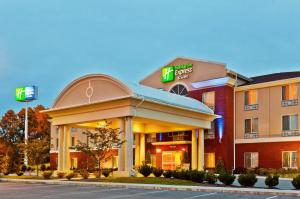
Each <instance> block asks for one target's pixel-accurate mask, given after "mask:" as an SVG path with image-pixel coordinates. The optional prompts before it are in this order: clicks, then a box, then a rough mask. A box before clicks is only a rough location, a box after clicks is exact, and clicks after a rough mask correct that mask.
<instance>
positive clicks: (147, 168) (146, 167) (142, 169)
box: [138, 163, 152, 177]
mask: <svg viewBox="0 0 300 199" xmlns="http://www.w3.org/2000/svg"><path fill="white" fill-rule="evenodd" d="M138 171H139V173H140V174H142V175H143V176H144V177H148V176H149V175H150V174H151V173H152V168H151V166H149V165H147V164H145V163H143V165H142V166H140V167H139V168H138Z"/></svg>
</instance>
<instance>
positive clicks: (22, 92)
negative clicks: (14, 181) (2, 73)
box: [15, 86, 37, 165]
mask: <svg viewBox="0 0 300 199" xmlns="http://www.w3.org/2000/svg"><path fill="white" fill-rule="evenodd" d="M15 98H16V101H18V102H26V107H25V129H24V134H25V144H27V140H28V102H31V101H33V100H36V99H37V87H36V86H24V87H20V88H16V96H15ZM24 164H25V165H28V158H27V154H26V152H25V154H24Z"/></svg>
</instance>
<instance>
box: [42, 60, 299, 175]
mask: <svg viewBox="0 0 300 199" xmlns="http://www.w3.org/2000/svg"><path fill="white" fill-rule="evenodd" d="M299 84H300V72H288V73H277V74H269V75H264V76H258V77H251V78H250V77H245V76H243V75H241V74H238V73H236V72H234V71H231V70H229V69H228V68H227V67H226V65H225V64H223V63H216V62H211V61H204V60H196V59H190V58H183V57H178V58H176V59H174V60H172V61H171V62H169V63H167V64H165V65H164V66H163V67H160V68H158V70H157V71H154V72H153V73H152V74H150V75H148V76H147V77H145V78H144V79H142V80H141V81H140V82H139V84H132V83H128V82H125V81H120V80H117V79H115V78H113V77H110V76H106V75H101V74H98V75H97V74H96V75H88V76H84V77H81V78H79V79H77V80H75V81H73V82H71V83H70V84H69V85H68V86H67V87H66V88H65V89H64V90H63V91H62V92H61V93H60V95H59V96H58V97H57V99H56V101H55V102H54V104H53V106H52V107H51V108H50V109H49V110H47V111H45V112H46V113H48V114H49V115H50V117H51V118H52V128H51V137H52V140H51V142H52V146H53V147H52V149H51V167H52V168H57V169H58V170H61V171H63V170H69V169H70V168H87V167H88V163H87V162H88V161H87V160H88V159H87V157H86V156H85V155H84V154H82V153H80V152H76V151H74V150H72V149H70V147H71V146H74V145H76V143H77V142H78V140H80V141H82V142H83V141H86V137H85V135H83V134H82V132H83V131H85V130H87V129H89V130H90V131H93V130H94V128H96V127H99V126H101V123H102V122H103V121H104V120H108V121H110V122H111V123H112V125H113V126H114V127H118V128H120V129H121V130H122V131H124V133H123V134H122V135H120V136H121V138H122V139H124V140H126V142H125V144H123V145H122V147H121V148H120V149H112V150H111V153H110V154H108V156H107V159H106V160H105V163H104V167H109V168H112V167H116V168H118V173H119V174H120V175H128V173H129V172H130V170H131V169H132V168H134V166H139V165H140V164H141V163H142V162H144V161H145V162H147V163H149V164H151V165H153V166H155V167H161V168H163V169H188V168H191V169H199V170H202V169H214V168H215V166H216V163H217V162H218V161H219V160H222V161H223V162H224V164H225V167H226V168H227V169H233V168H237V167H245V168H256V167H260V168H299V166H300V162H299V158H298V153H299V152H300V136H299V130H298V124H299V117H298V115H299V113H300V106H299V104H298V101H299V91H298V90H299Z"/></svg>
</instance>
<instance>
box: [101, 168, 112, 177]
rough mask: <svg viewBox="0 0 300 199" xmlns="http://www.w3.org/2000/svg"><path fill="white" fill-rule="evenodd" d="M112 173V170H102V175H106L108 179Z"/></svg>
mask: <svg viewBox="0 0 300 199" xmlns="http://www.w3.org/2000/svg"><path fill="white" fill-rule="evenodd" d="M110 173H111V169H103V170H102V174H103V175H104V177H106V178H107V177H108V176H109V174H110Z"/></svg>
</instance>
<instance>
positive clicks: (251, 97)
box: [245, 90, 258, 105]
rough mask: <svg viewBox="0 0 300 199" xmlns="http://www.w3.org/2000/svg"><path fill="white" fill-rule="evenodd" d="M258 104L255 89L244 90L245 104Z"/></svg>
mask: <svg viewBox="0 0 300 199" xmlns="http://www.w3.org/2000/svg"><path fill="white" fill-rule="evenodd" d="M253 104H258V100H257V90H250V91H246V92H245V105H253Z"/></svg>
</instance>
